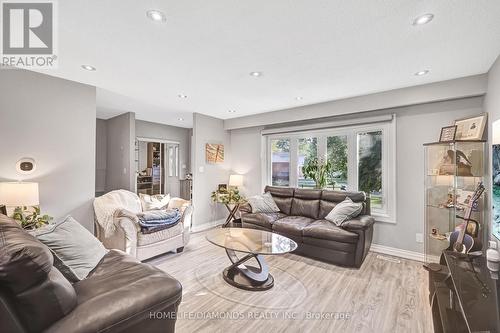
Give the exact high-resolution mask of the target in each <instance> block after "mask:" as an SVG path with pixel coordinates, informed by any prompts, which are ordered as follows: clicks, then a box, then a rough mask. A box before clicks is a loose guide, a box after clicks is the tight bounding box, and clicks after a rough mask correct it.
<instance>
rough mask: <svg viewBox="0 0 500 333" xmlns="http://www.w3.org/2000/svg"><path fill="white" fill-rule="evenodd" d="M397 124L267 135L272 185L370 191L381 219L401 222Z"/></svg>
mask: <svg viewBox="0 0 500 333" xmlns="http://www.w3.org/2000/svg"><path fill="white" fill-rule="evenodd" d="M391 124H392V123H380V124H371V125H365V126H353V127H347V128H334V129H327V130H318V131H312V132H311V131H308V132H292V133H286V134H272V135H268V136H267V138H268V139H267V142H268V149H269V150H268V152H269V153H270V154H268V156H269V159H268V161H269V162H270V163H269V164H268V165H269V167H268V170H269V172H268V184H272V185H274V186H291V187H299V188H326V189H334V190H341V191H358V190H359V191H364V192H366V193H367V194H369V195H370V201H371V208H372V213H373V214H374V215H378V220H386V221H387V222H393V220H394V219H395V216H394V215H395V181H394V179H395V168H394V156H395V155H394V154H395V151H394V140H395V139H394V135H395V131H394V129H393V126H391Z"/></svg>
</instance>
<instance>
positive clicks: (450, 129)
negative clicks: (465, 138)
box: [439, 125, 457, 142]
mask: <svg viewBox="0 0 500 333" xmlns="http://www.w3.org/2000/svg"><path fill="white" fill-rule="evenodd" d="M456 134H457V125H453V126H446V127H443V128H441V135H440V136H439V142H453V141H455V135H456Z"/></svg>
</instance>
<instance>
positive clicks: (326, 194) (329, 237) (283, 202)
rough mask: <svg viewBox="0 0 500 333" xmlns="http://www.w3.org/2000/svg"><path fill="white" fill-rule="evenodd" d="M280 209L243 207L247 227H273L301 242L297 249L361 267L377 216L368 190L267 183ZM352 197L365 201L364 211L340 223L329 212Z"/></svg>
mask: <svg viewBox="0 0 500 333" xmlns="http://www.w3.org/2000/svg"><path fill="white" fill-rule="evenodd" d="M264 191H265V192H270V193H271V195H272V196H273V199H274V201H275V202H276V205H277V206H278V207H279V209H280V212H279V213H270V214H269V213H252V210H251V207H250V205H248V204H247V205H243V206H242V207H241V208H240V212H241V222H242V226H243V227H244V228H253V229H260V230H267V231H273V232H276V233H279V234H282V235H284V236H287V237H289V238H291V239H293V240H295V241H296V242H297V244H298V245H299V247H298V249H297V250H296V251H295V252H294V253H297V254H301V255H304V256H307V257H311V258H315V259H319V260H323V261H326V262H330V263H334V264H338V265H342V266H350V267H360V266H361V264H362V263H363V260H364V259H365V257H366V255H367V254H368V251H369V250H370V245H371V242H372V236H373V223H374V222H375V220H374V218H373V217H371V216H370V199H369V198H367V197H366V195H365V193H364V192H345V191H328V190H311V189H294V188H289V187H274V186H267V187H266V188H265V190H264ZM346 197H349V198H351V200H352V201H354V202H363V210H362V212H361V214H360V215H359V216H358V217H356V218H354V219H351V220H349V221H346V222H344V223H343V224H342V226H341V227H337V226H336V225H335V224H333V223H332V222H330V221H327V220H325V216H326V215H328V213H329V212H330V211H331V210H332V209H333V207H335V205H336V204H337V203H339V202H342V201H343V200H345V198H346Z"/></svg>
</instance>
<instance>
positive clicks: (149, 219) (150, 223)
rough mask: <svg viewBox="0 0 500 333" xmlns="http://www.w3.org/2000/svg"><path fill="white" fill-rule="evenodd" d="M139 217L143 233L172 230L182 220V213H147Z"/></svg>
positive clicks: (171, 210)
mask: <svg viewBox="0 0 500 333" xmlns="http://www.w3.org/2000/svg"><path fill="white" fill-rule="evenodd" d="M137 216H138V217H139V225H140V226H141V232H143V233H151V232H156V231H159V230H163V229H167V228H171V227H173V226H175V225H176V224H177V223H179V221H180V220H181V213H180V212H179V210H178V209H169V210H154V211H147V212H144V213H140V214H138V215H137Z"/></svg>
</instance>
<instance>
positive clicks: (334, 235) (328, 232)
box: [302, 220, 358, 243]
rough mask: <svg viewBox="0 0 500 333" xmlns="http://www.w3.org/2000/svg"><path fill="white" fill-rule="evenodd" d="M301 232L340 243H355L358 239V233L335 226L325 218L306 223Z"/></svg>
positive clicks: (305, 235)
mask: <svg viewBox="0 0 500 333" xmlns="http://www.w3.org/2000/svg"><path fill="white" fill-rule="evenodd" d="M302 233H303V236H304V237H312V238H319V239H326V240H330V241H336V242H342V243H356V242H357V241H358V235H357V234H356V233H354V232H350V231H347V230H345V229H343V228H341V227H337V226H336V225H334V224H333V223H332V222H330V221H327V220H317V221H314V222H312V223H310V224H308V225H307V226H306V227H304V230H303V232H302Z"/></svg>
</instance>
